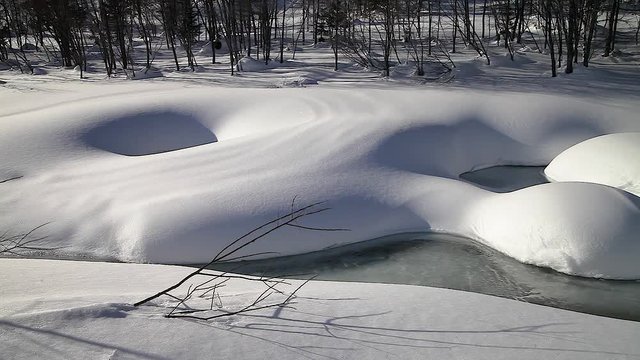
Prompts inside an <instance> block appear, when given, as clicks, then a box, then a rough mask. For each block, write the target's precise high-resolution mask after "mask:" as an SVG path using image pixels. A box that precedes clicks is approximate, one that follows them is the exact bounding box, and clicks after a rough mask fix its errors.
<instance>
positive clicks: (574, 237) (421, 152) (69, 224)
mask: <svg viewBox="0 0 640 360" xmlns="http://www.w3.org/2000/svg"><path fill="white" fill-rule="evenodd" d="M74 86H78V85H74ZM80 88H81V89H80V91H78V93H76V94H65V95H64V96H65V101H64V102H62V103H60V104H59V105H56V106H43V107H42V108H41V109H39V108H38V107H37V106H38V105H41V104H51V103H54V102H55V100H56V99H59V98H57V97H56V96H58V95H56V94H55V93H54V94H50V95H47V96H43V95H42V94H39V98H38V99H39V101H38V102H34V104H33V105H31V107H29V106H28V105H27V104H28V103H25V101H26V100H28V99H27V98H28V95H27V94H20V95H19V96H21V99H22V101H21V102H20V104H18V105H15V106H14V108H16V109H18V110H15V111H14V112H15V113H14V114H9V111H11V109H12V108H11V107H9V108H7V109H6V110H5V112H6V113H7V114H8V115H5V116H3V117H1V118H0V164H2V166H1V167H0V176H1V177H2V179H5V178H9V177H14V176H20V175H21V176H23V177H22V178H21V179H18V180H14V181H10V182H6V183H4V184H2V192H1V193H0V210H1V211H0V228H2V229H6V230H8V231H10V232H12V233H18V232H24V231H27V230H29V229H31V228H33V227H36V226H38V225H41V224H43V223H49V224H48V225H47V226H46V227H44V228H42V229H41V230H40V231H42V232H43V233H44V234H46V235H48V236H49V238H48V239H49V241H50V242H51V244H53V245H55V246H64V251H66V252H69V253H71V254H76V255H77V254H88V255H90V256H94V257H96V256H97V257H108V258H117V259H120V260H125V261H136V262H144V261H149V262H163V263H198V262H207V261H208V260H209V259H210V258H211V257H212V255H213V254H215V253H216V252H217V251H218V250H220V249H221V248H222V247H223V246H224V245H226V244H227V243H229V242H230V241H232V240H233V239H235V238H236V237H238V236H239V235H241V234H243V233H245V232H246V231H248V230H250V229H252V228H254V227H256V226H258V225H260V224H262V223H264V222H266V221H269V220H272V219H274V218H277V217H278V216H280V215H282V214H283V213H285V212H286V211H288V210H289V209H290V207H291V201H292V199H293V198H294V197H295V198H296V206H302V205H306V204H309V203H311V202H315V201H327V202H328V204H329V206H330V207H331V208H332V210H331V211H329V212H326V213H322V214H319V215H317V216H312V217H309V218H306V219H304V221H303V224H304V225H308V226H312V227H331V228H348V229H350V230H351V231H346V232H332V233H325V232H314V231H305V230H303V229H296V228H289V229H286V230H283V231H281V232H278V233H274V234H272V235H271V236H270V237H269V238H266V239H264V241H262V242H258V243H256V244H255V246H254V247H252V248H251V249H247V253H255V252H263V251H271V252H276V253H277V254H279V255H289V254H296V253H302V252H308V251H314V250H319V249H323V248H325V247H329V246H335V245H340V244H346V243H351V242H355V241H362V240H368V239H372V238H376V237H379V236H383V235H389V234H393V233H398V232H406V231H425V230H432V231H443V232H451V233H456V234H461V235H465V236H468V237H471V238H474V239H477V240H479V241H482V242H484V243H485V244H487V245H489V246H492V247H495V248H497V249H499V250H500V251H502V252H504V253H506V254H509V255H511V256H513V257H516V258H518V259H519V260H521V261H526V262H530V263H532V264H536V265H541V266H549V267H552V268H554V269H556V270H559V271H564V272H567V273H571V274H577V275H583V276H599V277H605V278H640V263H638V262H637V261H635V260H633V259H634V257H635V259H637V258H638V256H640V249H639V248H638V245H637V240H634V239H636V238H637V234H638V227H637V225H634V224H637V223H640V214H639V213H638V204H637V201H636V200H633V199H629V198H628V197H625V196H624V195H621V193H620V192H619V191H613V190H609V189H604V188H603V187H602V186H598V185H594V184H592V185H589V186H584V185H580V184H563V185H559V184H551V185H548V186H535V187H532V188H530V189H525V190H519V191H515V192H513V193H509V194H495V193H493V192H491V191H487V190H484V189H481V188H478V187H476V186H474V185H472V184H469V183H466V182H463V181H461V180H460V179H459V177H458V176H459V175H460V174H461V173H464V172H466V171H470V170H473V169H478V168H482V167H487V166H492V165H508V164H518V165H542V164H547V163H549V162H550V161H551V160H552V159H553V158H554V157H556V156H557V155H558V154H559V153H560V152H562V151H564V150H565V149H567V148H569V147H571V146H572V145H574V144H576V143H579V142H581V141H583V140H586V139H588V138H592V137H595V136H598V135H602V134H606V133H611V132H624V131H639V130H640V124H638V123H637V121H635V119H636V116H635V114H636V113H637V112H638V110H640V109H638V105H637V104H634V103H630V104H627V105H626V106H620V104H618V105H616V106H615V107H614V106H606V105H602V104H598V103H590V102H588V101H582V100H577V99H574V98H563V97H550V96H542V95H532V94H522V95H520V94H511V93H501V94H499V95H495V94H490V95H485V94H483V93H481V92H472V91H443V90H437V91H436V90H419V91H418V90H415V89H411V90H398V89H396V90H393V91H380V90H363V89H360V90H359V91H357V92H354V91H350V90H338V89H319V88H308V89H221V88H217V89H216V88H211V87H198V86H189V87H188V88H184V87H175V85H170V84H164V83H153V84H149V83H145V82H131V83H127V84H124V85H122V84H118V85H110V86H103V87H99V86H95V85H90V84H87V85H82V86H80ZM86 93H90V94H91V95H92V96H91V97H88V98H87V96H86V95H84V94H86ZM7 103H8V104H10V101H9V102H7ZM216 140H217V142H216V143H215V144H212V143H211V142H213V141H216ZM196 145H199V146H196ZM126 155H136V156H126ZM585 199H587V200H588V201H589V202H588V204H589V205H592V206H590V207H589V206H586V204H587V203H585V201H587V200H585ZM554 209H555V210H554ZM558 209H561V210H558ZM607 211H608V212H609V213H607ZM545 214H547V215H545ZM552 215H554V216H552ZM550 220H553V222H551V221H550ZM501 224H506V225H505V226H502V225H501ZM238 255H242V254H238Z"/></svg>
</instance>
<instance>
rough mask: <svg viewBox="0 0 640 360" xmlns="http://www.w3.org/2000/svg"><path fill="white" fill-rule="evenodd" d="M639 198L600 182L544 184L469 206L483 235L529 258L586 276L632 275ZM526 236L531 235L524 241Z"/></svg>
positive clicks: (639, 228) (639, 230)
mask: <svg viewBox="0 0 640 360" xmlns="http://www.w3.org/2000/svg"><path fill="white" fill-rule="evenodd" d="M638 219H640V198H638V197H637V196H634V195H631V194H627V193H624V192H622V191H620V190H617V189H612V188H609V187H605V186H602V185H597V184H586V183H552V184H543V185H538V186H534V187H530V188H526V189H522V190H519V191H515V192H513V193H508V194H499V195H495V196H493V197H492V198H489V199H487V200H486V201H484V202H481V203H479V204H478V205H477V206H476V207H475V208H473V209H472V210H471V211H470V214H469V221H470V222H472V223H473V224H474V225H473V227H474V231H475V233H476V236H477V238H478V239H479V240H480V241H484V242H489V243H488V244H489V245H490V246H492V247H494V248H496V249H498V250H499V251H501V252H503V253H505V254H507V255H509V256H512V257H514V258H515V259H517V260H520V261H522V262H525V263H529V264H535V265H539V266H546V267H550V268H552V269H555V270H557V271H561V272H564V273H567V274H574V275H581V276H587V277H596V278H599V277H608V278H619V279H633V278H636V277H637V271H638V269H637V265H636V264H637V259H638V254H640V241H638V234H640V221H638ZM520 239H526V241H519V240H520Z"/></svg>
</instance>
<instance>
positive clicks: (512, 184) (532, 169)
mask: <svg viewBox="0 0 640 360" xmlns="http://www.w3.org/2000/svg"><path fill="white" fill-rule="evenodd" d="M544 168H545V167H544V166H492V167H489V168H485V169H481V170H475V171H469V172H466V173H463V174H460V178H461V179H462V180H465V181H468V182H470V183H473V184H475V185H478V186H480V187H482V188H485V189H488V190H491V191H495V192H509V191H514V190H518V189H523V188H526V187H529V186H533V185H538V184H544V183H548V182H549V181H548V180H547V178H545V176H544V175H543V171H544Z"/></svg>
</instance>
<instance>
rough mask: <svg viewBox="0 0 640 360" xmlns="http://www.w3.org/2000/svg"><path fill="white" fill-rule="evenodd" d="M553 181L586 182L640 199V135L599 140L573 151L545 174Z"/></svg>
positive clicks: (585, 142) (582, 144)
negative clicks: (639, 197) (612, 188)
mask: <svg viewBox="0 0 640 360" xmlns="http://www.w3.org/2000/svg"><path fill="white" fill-rule="evenodd" d="M544 173H545V175H546V176H547V178H549V179H550V180H552V181H585V182H592V183H598V184H604V185H609V186H613V187H616V188H619V189H622V190H625V191H628V192H630V193H632V194H635V195H637V196H640V133H638V132H634V133H619V134H609V135H603V136H598V137H596V138H593V139H589V140H586V141H584V142H581V143H579V144H577V145H574V146H572V147H570V148H569V149H567V150H565V151H563V152H562V153H561V154H560V155H558V156H557V157H556V158H555V159H553V161H552V162H551V163H550V164H549V166H547V168H546V169H545V170H544Z"/></svg>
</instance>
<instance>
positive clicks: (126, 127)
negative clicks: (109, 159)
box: [83, 112, 217, 156]
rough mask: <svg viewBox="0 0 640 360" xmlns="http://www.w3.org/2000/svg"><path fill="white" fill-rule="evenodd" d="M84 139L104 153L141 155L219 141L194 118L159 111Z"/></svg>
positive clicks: (125, 118) (125, 119)
mask: <svg viewBox="0 0 640 360" xmlns="http://www.w3.org/2000/svg"><path fill="white" fill-rule="evenodd" d="M83 140H84V142H85V143H86V144H88V145H90V146H92V147H95V148H98V149H101V150H104V151H109V152H112V153H115V154H120V155H128V156H139V155H150V154H156V153H162V152H167V151H175V150H180V149H185V148H190V147H194V146H198V145H204V144H210V143H213V142H216V141H217V138H216V136H215V135H214V134H213V133H212V132H211V130H209V129H208V128H206V127H205V126H204V125H202V124H201V123H200V122H199V121H198V120H197V119H196V118H194V117H192V116H190V115H186V114H180V113H175V112H159V113H146V114H135V115H128V116H123V117H120V118H116V119H114V120H111V121H109V122H106V123H103V124H101V125H99V126H97V127H95V128H93V129H91V130H90V131H88V132H87V133H86V134H84V136H83Z"/></svg>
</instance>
